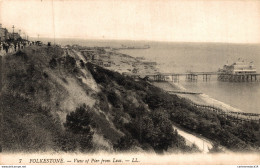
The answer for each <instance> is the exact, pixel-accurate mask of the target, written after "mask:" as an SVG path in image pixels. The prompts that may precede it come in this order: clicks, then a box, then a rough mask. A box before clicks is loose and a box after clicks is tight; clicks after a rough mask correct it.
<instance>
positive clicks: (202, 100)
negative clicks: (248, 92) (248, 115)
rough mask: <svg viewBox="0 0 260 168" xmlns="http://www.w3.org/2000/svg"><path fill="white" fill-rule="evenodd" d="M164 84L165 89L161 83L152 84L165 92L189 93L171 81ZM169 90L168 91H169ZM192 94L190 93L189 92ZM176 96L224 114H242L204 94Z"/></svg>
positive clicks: (238, 110)
mask: <svg viewBox="0 0 260 168" xmlns="http://www.w3.org/2000/svg"><path fill="white" fill-rule="evenodd" d="M165 83H168V84H169V85H168V86H166V87H165V84H163V83H161V82H153V84H155V86H157V87H160V88H161V89H163V90H165V91H171V90H174V91H180V92H190V91H189V90H188V89H186V88H184V87H183V86H182V85H181V84H180V83H174V82H172V81H166V82H165ZM169 89H170V90H169ZM191 93H192V92H191ZM176 95H177V96H179V97H181V98H185V99H188V100H190V101H192V102H193V103H196V104H199V105H207V106H213V107H216V108H219V109H221V110H223V111H225V112H229V111H232V112H244V111H242V110H241V109H238V108H235V107H232V106H231V105H229V104H227V103H225V102H222V101H220V100H217V99H215V98H212V97H210V96H209V95H207V94H205V93H203V92H202V93H199V94H179V93H176Z"/></svg>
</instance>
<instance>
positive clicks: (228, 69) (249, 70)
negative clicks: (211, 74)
mask: <svg viewBox="0 0 260 168" xmlns="http://www.w3.org/2000/svg"><path fill="white" fill-rule="evenodd" d="M252 63H253V62H250V63H247V62H244V61H237V62H235V63H233V64H231V65H224V66H223V69H220V70H219V72H222V73H226V74H254V73H256V68H255V67H254V65H253V64H252Z"/></svg>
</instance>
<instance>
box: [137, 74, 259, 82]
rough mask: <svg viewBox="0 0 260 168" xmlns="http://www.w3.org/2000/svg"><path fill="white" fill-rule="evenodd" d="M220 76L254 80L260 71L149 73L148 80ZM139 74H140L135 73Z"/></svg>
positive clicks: (224, 78)
mask: <svg viewBox="0 0 260 168" xmlns="http://www.w3.org/2000/svg"><path fill="white" fill-rule="evenodd" d="M213 75H215V76H218V80H221V81H230V82H253V81H258V79H257V77H258V76H259V75H260V74H259V73H247V74H225V73H221V72H187V73H160V74H147V75H146V77H148V80H151V81H157V82H163V81H169V80H172V81H179V79H180V76H186V80H189V81H197V80H198V79H199V77H200V79H202V80H203V81H209V80H210V78H211V76H213ZM135 76H138V75H135Z"/></svg>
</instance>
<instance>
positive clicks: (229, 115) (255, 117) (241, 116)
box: [188, 100, 260, 123]
mask: <svg viewBox="0 0 260 168" xmlns="http://www.w3.org/2000/svg"><path fill="white" fill-rule="evenodd" d="M188 101H189V103H190V105H192V106H194V107H196V108H199V109H203V110H208V111H210V112H214V113H217V114H218V115H222V116H224V117H225V118H226V119H230V120H233V121H237V122H250V121H254V122H258V123H260V114H256V113H246V112H236V111H224V110H222V109H221V108H218V107H214V106H211V105H202V104H197V103H194V102H193V101H191V100H188Z"/></svg>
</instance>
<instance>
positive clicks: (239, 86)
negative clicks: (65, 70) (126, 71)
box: [40, 39, 260, 113]
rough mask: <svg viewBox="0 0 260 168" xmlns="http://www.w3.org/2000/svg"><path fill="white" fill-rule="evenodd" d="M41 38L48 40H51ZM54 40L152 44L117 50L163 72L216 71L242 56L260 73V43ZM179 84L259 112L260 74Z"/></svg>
mask: <svg viewBox="0 0 260 168" xmlns="http://www.w3.org/2000/svg"><path fill="white" fill-rule="evenodd" d="M40 40H42V41H45V42H46V41H50V40H51V39H40ZM55 42H56V43H57V44H60V45H66V44H69V45H72V44H78V45H83V46H90V47H93V46H102V47H108V46H109V47H121V46H122V45H125V46H130V47H133V46H134V47H142V46H144V45H149V46H150V48H149V49H125V50H118V52H120V53H124V54H127V55H131V56H133V57H144V58H145V59H146V60H149V61H155V62H157V63H158V65H157V68H158V69H159V71H160V72H167V73H183V72H188V71H192V72H216V71H218V69H219V68H222V67H223V65H225V64H232V63H233V62H235V61H237V60H238V59H239V60H244V61H246V62H251V61H253V64H254V66H255V67H256V69H257V72H258V73H260V44H236V43H189V42H154V41H127V40H82V39H56V41H55ZM178 84H179V85H180V86H181V87H183V88H185V89H186V90H188V91H193V92H202V93H204V94H206V95H208V96H209V97H211V98H213V99H216V100H218V101H221V102H224V103H226V104H229V105H231V106H232V107H234V108H237V109H239V110H241V111H243V112H249V113H260V101H259V100H260V99H259V98H260V77H258V82H222V81H218V80H217V77H216V76H211V78H210V80H209V81H203V80H202V77H199V79H198V80H197V81H196V82H191V81H187V80H185V77H181V78H180V80H179V83H178Z"/></svg>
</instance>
